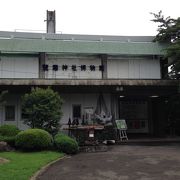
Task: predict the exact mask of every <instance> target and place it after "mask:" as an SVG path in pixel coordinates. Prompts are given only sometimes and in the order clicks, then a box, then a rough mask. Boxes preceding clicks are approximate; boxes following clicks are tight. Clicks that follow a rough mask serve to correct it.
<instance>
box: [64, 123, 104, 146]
mask: <svg viewBox="0 0 180 180" xmlns="http://www.w3.org/2000/svg"><path fill="white" fill-rule="evenodd" d="M64 130H68V134H69V135H70V136H74V137H75V138H76V140H77V141H78V142H80V134H81V133H84V136H85V141H89V142H91V143H92V144H93V143H95V142H97V141H98V139H96V137H95V132H96V131H103V130H104V126H102V125H84V126H70V127H68V128H64ZM83 131H84V132H83ZM84 143H85V142H84Z"/></svg>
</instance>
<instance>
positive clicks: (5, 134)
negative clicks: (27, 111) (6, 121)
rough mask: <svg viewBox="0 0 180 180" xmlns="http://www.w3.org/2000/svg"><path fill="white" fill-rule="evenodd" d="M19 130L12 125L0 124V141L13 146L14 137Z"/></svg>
mask: <svg viewBox="0 0 180 180" xmlns="http://www.w3.org/2000/svg"><path fill="white" fill-rule="evenodd" d="M19 132H20V130H19V129H18V128H17V127H16V126H14V125H2V126H0V141H5V142H7V143H8V144H9V145H10V146H15V137H16V135H17V134H18V133H19Z"/></svg>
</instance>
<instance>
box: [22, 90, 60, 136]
mask: <svg viewBox="0 0 180 180" xmlns="http://www.w3.org/2000/svg"><path fill="white" fill-rule="evenodd" d="M62 103H63V100H62V98H61V97H60V95H59V94H58V93H57V92H54V91H53V90H52V89H50V88H47V89H42V88H35V89H33V90H32V91H31V92H30V93H27V94H25V95H24V96H23V97H22V112H23V114H24V115H25V116H26V118H25V123H26V124H27V125H29V126H30V127H31V128H41V129H44V130H46V131H48V132H49V133H51V134H55V133H56V132H57V131H58V129H59V125H60V124H59V122H60V119H61V116H62Z"/></svg>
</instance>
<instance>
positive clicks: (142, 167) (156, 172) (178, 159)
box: [37, 145, 180, 180]
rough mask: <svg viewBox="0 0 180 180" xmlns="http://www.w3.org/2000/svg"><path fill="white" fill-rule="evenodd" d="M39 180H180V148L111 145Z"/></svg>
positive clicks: (78, 157) (80, 156)
mask: <svg viewBox="0 0 180 180" xmlns="http://www.w3.org/2000/svg"><path fill="white" fill-rule="evenodd" d="M37 179H38V180H179V179H180V145H170V146H135V145H134V146H129V145H124V146H123V145H121V146H111V147H110V149H109V151H107V152H101V153H80V154H78V155H75V156H72V157H69V158H65V159H63V160H60V161H58V162H57V163H55V164H54V165H52V166H51V167H49V169H48V170H47V171H46V172H45V173H43V174H42V175H41V176H39V177H38V178H37Z"/></svg>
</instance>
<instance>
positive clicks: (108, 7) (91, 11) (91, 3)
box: [0, 0, 180, 35]
mask: <svg viewBox="0 0 180 180" xmlns="http://www.w3.org/2000/svg"><path fill="white" fill-rule="evenodd" d="M179 9H180V0H171V1H170V0H49V1H48V0H29V1H26V0H1V10H0V23H1V24H0V31H14V30H15V29H25V30H28V29H30V30H44V32H45V30H46V23H45V22H44V20H45V19H46V10H56V31H61V32H62V33H64V34H69V33H72V34H99V35H156V34H157V31H156V29H157V24H155V23H153V22H152V21H150V20H151V19H152V18H153V16H152V15H151V14H150V12H155V13H157V12H159V11H160V10H162V11H163V14H164V15H165V16H171V17H173V18H177V17H180V10H179Z"/></svg>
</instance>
